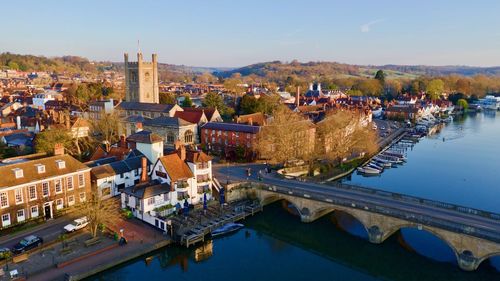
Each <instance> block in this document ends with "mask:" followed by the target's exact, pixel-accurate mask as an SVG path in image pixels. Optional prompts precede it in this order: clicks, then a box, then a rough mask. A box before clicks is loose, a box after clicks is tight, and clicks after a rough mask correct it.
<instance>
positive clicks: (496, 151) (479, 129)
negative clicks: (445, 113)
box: [346, 112, 500, 213]
mask: <svg viewBox="0 0 500 281" xmlns="http://www.w3.org/2000/svg"><path fill="white" fill-rule="evenodd" d="M498 115H499V114H498V113H496V112H484V113H476V114H466V115H463V116H462V115H459V116H456V117H455V119H454V121H453V122H452V123H450V124H448V125H447V126H445V127H444V128H443V129H442V130H441V131H440V132H439V133H438V134H436V135H434V136H432V137H429V138H424V139H422V140H420V141H419V143H417V144H416V145H415V146H414V147H413V148H412V149H411V150H407V151H406V153H407V159H408V161H407V163H405V165H403V166H400V167H399V168H398V169H388V170H386V171H384V173H383V174H382V175H381V177H376V178H368V177H363V176H360V175H356V174H353V175H352V176H351V178H349V179H347V180H346V181H347V182H349V183H354V184H360V185H363V186H371V187H375V188H378V189H383V190H387V191H393V192H399V193H404V194H408V195H413V196H418V197H423V198H428V199H433V200H438V201H444V202H449V203H454V204H458V205H462V206H467V207H472V208H477V209H482V210H486V211H491V212H496V213H500V201H499V200H498V196H497V194H498V192H499V191H500V189H499V186H498V183H499V182H500V173H498V171H499V170H500V161H498V155H500V145H499V144H500V117H499V116H498ZM443 140H444V141H443ZM472 194H473V196H471V195H472Z"/></svg>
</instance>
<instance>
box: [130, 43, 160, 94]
mask: <svg viewBox="0 0 500 281" xmlns="http://www.w3.org/2000/svg"><path fill="white" fill-rule="evenodd" d="M123 56H124V59H125V99H126V100H127V101H129V102H145V103H160V98H159V89H158V61H157V58H158V57H157V55H156V54H153V55H152V61H151V62H145V61H143V60H142V53H140V52H139V53H137V62H129V61H128V54H127V53H125V54H124V55H123Z"/></svg>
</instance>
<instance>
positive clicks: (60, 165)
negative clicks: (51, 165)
mask: <svg viewBox="0 0 500 281" xmlns="http://www.w3.org/2000/svg"><path fill="white" fill-rule="evenodd" d="M56 163H57V168H59V169H64V168H66V162H64V161H63V160H57V161H56Z"/></svg>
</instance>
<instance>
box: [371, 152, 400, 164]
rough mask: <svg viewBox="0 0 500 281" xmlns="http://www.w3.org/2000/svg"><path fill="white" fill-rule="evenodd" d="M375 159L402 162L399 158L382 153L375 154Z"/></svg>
mask: <svg viewBox="0 0 500 281" xmlns="http://www.w3.org/2000/svg"><path fill="white" fill-rule="evenodd" d="M374 159H375V160H377V161H381V160H385V161H387V162H389V163H392V164H402V163H403V161H401V160H399V159H395V158H392V157H387V156H384V155H380V154H379V155H377V156H376V157H375V158H374Z"/></svg>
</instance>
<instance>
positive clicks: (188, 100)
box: [182, 95, 193, 107]
mask: <svg viewBox="0 0 500 281" xmlns="http://www.w3.org/2000/svg"><path fill="white" fill-rule="evenodd" d="M192 106H193V101H192V100H191V97H190V96H189V95H185V96H184V100H183V101H182V107H192Z"/></svg>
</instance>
